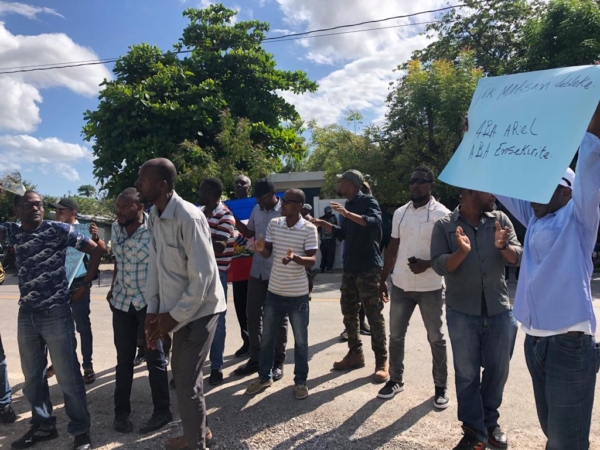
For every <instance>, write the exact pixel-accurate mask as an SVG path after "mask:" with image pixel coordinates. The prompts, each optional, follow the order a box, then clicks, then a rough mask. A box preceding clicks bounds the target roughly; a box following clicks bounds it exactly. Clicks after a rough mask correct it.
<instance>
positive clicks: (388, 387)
mask: <svg viewBox="0 0 600 450" xmlns="http://www.w3.org/2000/svg"><path fill="white" fill-rule="evenodd" d="M403 390H404V383H398V382H397V381H392V380H390V381H388V382H387V383H385V386H384V387H382V388H381V389H380V390H379V393H378V394H377V397H379V398H386V399H387V398H394V395H396V394H397V393H399V392H402V391H403Z"/></svg>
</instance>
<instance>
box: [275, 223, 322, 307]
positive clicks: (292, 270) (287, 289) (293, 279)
mask: <svg viewBox="0 0 600 450" xmlns="http://www.w3.org/2000/svg"><path fill="white" fill-rule="evenodd" d="M285 219H286V218H285V217H276V218H275V219H272V220H271V221H270V222H269V226H268V227H267V236H266V237H265V241H266V242H271V243H272V244H273V268H272V269H271V277H270V278H269V291H271V292H272V293H273V294H277V295H281V296H283V297H301V296H303V295H308V278H307V276H306V268H305V267H304V266H301V265H299V264H296V263H295V262H293V261H292V262H290V263H289V264H288V265H287V266H286V265H284V264H283V262H282V260H283V257H284V256H285V255H286V254H287V251H288V248H291V249H292V251H293V252H294V254H296V255H298V256H306V251H307V250H316V249H317V248H318V238H317V227H315V226H314V225H313V224H312V223H310V222H308V221H306V220H304V219H302V218H301V219H300V220H299V221H298V223H296V225H294V226H293V227H292V228H289V227H288V226H287V223H286V221H285Z"/></svg>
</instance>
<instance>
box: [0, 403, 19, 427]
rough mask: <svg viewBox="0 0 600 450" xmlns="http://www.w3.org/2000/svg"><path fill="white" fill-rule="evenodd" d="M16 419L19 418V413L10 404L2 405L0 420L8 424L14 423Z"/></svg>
mask: <svg viewBox="0 0 600 450" xmlns="http://www.w3.org/2000/svg"><path fill="white" fill-rule="evenodd" d="M15 420H17V415H16V414H15V412H14V411H13V409H12V407H11V406H10V405H6V406H3V407H0V422H2V423H3V424H4V425H8V424H9V423H13V422H14V421H15Z"/></svg>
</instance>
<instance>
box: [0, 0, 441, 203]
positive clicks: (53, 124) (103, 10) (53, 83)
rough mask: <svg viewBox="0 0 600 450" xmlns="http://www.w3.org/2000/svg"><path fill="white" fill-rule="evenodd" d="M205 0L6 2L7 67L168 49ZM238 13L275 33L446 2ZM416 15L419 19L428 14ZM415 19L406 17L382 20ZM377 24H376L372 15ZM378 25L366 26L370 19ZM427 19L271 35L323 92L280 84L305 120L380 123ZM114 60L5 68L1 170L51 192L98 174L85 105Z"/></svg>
mask: <svg viewBox="0 0 600 450" xmlns="http://www.w3.org/2000/svg"><path fill="white" fill-rule="evenodd" d="M210 3H211V2H210V0H194V1H189V0H188V1H182V0H103V1H94V2H91V1H72V0H69V1H67V0H55V1H50V0H49V1H29V2H10V1H0V72H1V71H2V70H1V69H7V68H13V67H22V66H30V65H37V64H56V63H62V62H72V61H84V60H85V61H87V60H93V59H96V58H102V59H103V58H111V57H117V56H120V55H123V54H125V53H126V52H127V48H128V47H129V46H130V45H133V44H137V43H141V42H148V43H151V44H154V45H157V46H159V47H160V48H162V49H165V50H167V49H170V48H171V45H172V44H173V43H175V42H177V39H178V38H179V37H180V36H181V32H182V30H183V28H184V27H185V26H186V20H185V19H184V18H183V17H182V11H183V10H184V9H185V8H188V7H199V8H201V7H206V6H207V5H208V4H210ZM224 3H225V5H226V6H228V7H231V8H232V9H236V10H238V11H239V14H238V20H248V19H251V18H253V19H258V20H263V21H268V22H270V23H271V30H272V32H271V33H270V35H271V36H275V35H281V34H287V33H289V32H299V31H306V30H310V29H316V28H323V27H331V26H336V25H341V24H347V23H355V22H359V21H365V20H373V19H380V18H383V17H390V16H395V15H401V14H410V13H413V12H417V11H422V10H426V9H431V8H439V7H442V6H445V4H444V2H443V1H442V0H421V1H419V2H417V1H414V0H402V1H400V0H397V1H389V0H371V1H369V2H364V1H362V0H326V1H323V0H243V1H237V2H236V1H230V0H225V1H224ZM432 17H433V16H431V15H424V16H419V17H417V18H415V19H412V20H413V23H414V22H421V21H426V20H431V19H432ZM407 23H409V21H408V19H402V20H395V21H391V22H386V23H385V24H382V26H383V25H385V26H390V25H400V24H407ZM375 26H377V25H375ZM370 27H373V25H370V26H368V27H363V28H370ZM422 30H423V27H422V26H408V27H403V28H395V29H386V30H378V31H370V32H364V33H356V34H345V35H338V36H328V37H322V38H318V39H306V40H299V41H291V42H285V43H283V42H282V43H270V44H267V43H265V48H267V49H268V51H270V52H271V53H273V54H274V55H275V57H276V60H277V63H278V66H279V67H280V68H282V69H288V70H298V69H301V70H304V71H306V72H307V73H308V75H309V77H310V78H311V79H313V80H316V81H318V82H319V84H320V86H321V87H320V90H319V91H318V92H317V93H316V94H311V95H305V96H301V97H298V96H294V95H292V94H285V96H286V98H287V99H288V101H290V102H292V103H294V104H295V105H296V107H297V109H298V111H299V112H300V114H301V115H302V117H303V119H305V120H310V119H316V120H317V121H318V122H319V123H320V124H322V125H326V124H330V123H335V122H339V121H343V117H345V114H346V113H347V112H348V111H349V110H358V111H360V112H361V113H363V115H364V116H365V118H366V121H367V122H370V121H381V120H382V118H383V114H384V112H385V109H384V100H385V97H386V95H387V93H388V84H389V82H390V81H393V80H394V79H396V78H397V77H398V74H397V73H393V72H392V70H393V69H394V68H395V67H396V66H397V65H398V64H400V63H402V62H404V61H405V60H406V59H407V58H408V57H409V56H410V54H411V52H412V51H413V50H415V49H417V48H422V47H424V46H425V45H427V43H428V42H427V41H426V39H425V38H424V37H423V36H421V35H419V32H420V31H422ZM111 70H112V66H111V65H106V66H104V65H96V66H88V67H82V68H76V69H62V70H51V71H41V72H30V73H19V74H10V75H6V74H4V75H2V74H0V105H2V108H0V161H1V162H0V169H1V170H0V172H5V171H7V170H14V169H16V170H20V172H21V174H22V175H23V177H24V178H25V179H27V180H29V181H31V182H33V183H34V184H36V185H37V188H38V190H39V191H40V192H42V193H44V194H50V195H56V196H60V195H63V194H67V193H68V192H71V193H75V192H76V191H77V188H78V187H79V186H80V185H82V184H95V179H94V177H93V174H92V168H93V165H92V160H93V157H92V154H91V151H90V146H89V144H88V143H86V142H84V141H83V139H82V137H81V128H82V125H83V123H84V122H83V112H84V111H85V110H87V109H94V108H95V107H96V106H97V96H98V92H99V88H98V84H99V83H100V82H101V81H102V80H103V79H104V78H106V77H110V76H111Z"/></svg>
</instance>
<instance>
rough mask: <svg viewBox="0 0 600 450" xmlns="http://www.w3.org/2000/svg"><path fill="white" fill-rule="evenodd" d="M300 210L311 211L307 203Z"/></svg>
mask: <svg viewBox="0 0 600 450" xmlns="http://www.w3.org/2000/svg"><path fill="white" fill-rule="evenodd" d="M302 209H305V210H307V211H312V206H310V205H309V204H308V203H305V204H304V205H302Z"/></svg>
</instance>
